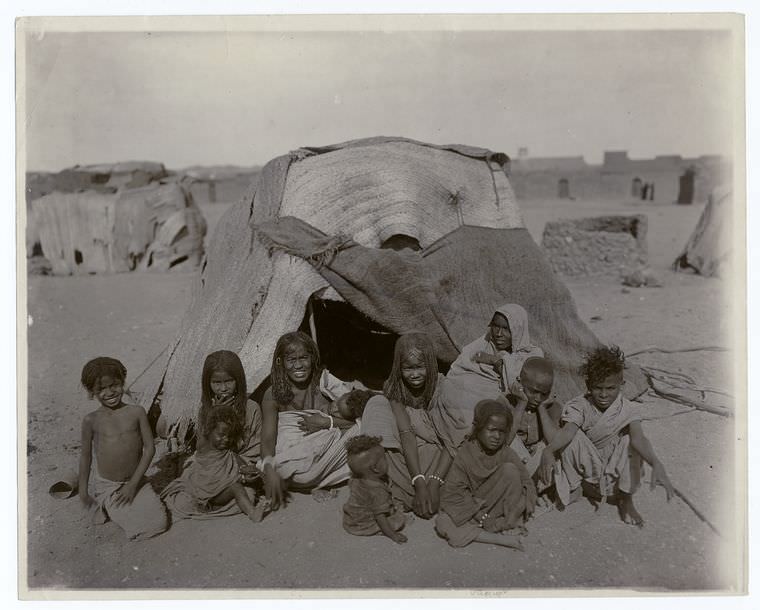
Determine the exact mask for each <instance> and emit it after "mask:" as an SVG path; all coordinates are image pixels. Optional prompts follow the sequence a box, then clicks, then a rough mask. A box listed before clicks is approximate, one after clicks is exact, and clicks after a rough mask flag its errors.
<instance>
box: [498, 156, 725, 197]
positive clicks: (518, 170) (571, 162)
mask: <svg viewBox="0 0 760 610" xmlns="http://www.w3.org/2000/svg"><path fill="white" fill-rule="evenodd" d="M690 169H691V170H693V171H694V199H693V201H692V203H701V202H705V201H707V198H708V197H709V196H710V193H711V192H712V190H713V189H714V188H715V187H716V186H719V185H720V184H722V183H724V182H726V181H728V180H730V176H731V169H732V168H731V163H730V161H728V160H726V159H723V158H722V157H716V156H709V157H708V156H705V157H698V158H693V159H687V158H682V157H679V156H672V155H671V156H662V157H656V158H655V159H641V160H638V159H629V158H628V156H627V153H625V152H624V151H623V152H618V153H607V154H606V155H605V162H604V163H603V164H601V165H589V164H586V163H585V162H583V161H582V160H581V161H580V162H579V160H578V158H577V157H568V158H557V159H550V160H547V159H518V160H515V161H513V162H512V164H511V171H510V182H511V183H512V187H513V188H514V191H515V194H516V196H517V198H518V199H557V200H558V201H559V200H561V199H562V198H561V197H560V192H561V189H560V181H561V180H566V181H567V193H568V195H569V197H568V200H569V201H572V200H574V199H585V200H592V199H615V200H635V199H639V200H640V199H642V197H641V195H638V196H637V195H635V194H634V186H633V184H634V180H635V179H637V178H638V179H639V182H640V183H641V185H642V187H643V186H644V185H653V186H654V192H653V196H652V191H651V190H649V189H648V192H647V197H646V200H647V201H652V202H653V203H662V204H670V203H675V202H676V201H677V200H678V192H679V180H680V178H681V176H682V175H683V174H684V173H685V172H686V171H688V170H690ZM650 188H651V187H650Z"/></svg>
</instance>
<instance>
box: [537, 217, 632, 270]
mask: <svg viewBox="0 0 760 610" xmlns="http://www.w3.org/2000/svg"><path fill="white" fill-rule="evenodd" d="M646 232H647V217H646V216H645V215H643V214H637V215H635V216H598V217H594V218H580V219H577V220H559V221H555V222H548V223H546V227H545V228H544V234H543V240H542V246H543V249H544V252H545V253H546V256H547V258H548V259H549V262H550V264H551V266H552V269H553V270H554V272H555V273H558V274H561V275H566V276H583V275H613V274H614V275H619V274H624V273H630V272H631V271H634V270H635V269H638V268H641V267H644V266H646V263H647V246H646Z"/></svg>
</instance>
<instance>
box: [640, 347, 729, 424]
mask: <svg viewBox="0 0 760 610" xmlns="http://www.w3.org/2000/svg"><path fill="white" fill-rule="evenodd" d="M727 351H729V349H728V348H727V347H724V346H720V345H705V346H697V347H685V348H679V349H663V348H661V347H659V346H657V345H650V346H648V347H644V348H642V349H640V350H638V351H635V352H630V353H629V354H627V356H628V358H631V357H633V356H638V355H640V354H648V353H653V352H657V353H661V354H685V353H690V352H727ZM640 368H641V372H642V373H644V375H645V376H646V378H647V382H648V383H649V386H650V387H651V388H652V390H653V391H654V393H655V394H657V395H658V396H660V397H662V398H665V399H666V400H669V401H671V402H675V403H678V404H682V405H686V406H689V407H693V408H695V409H698V410H700V411H706V412H708V413H713V414H715V415H721V416H723V417H731V416H732V415H733V411H732V409H730V408H729V407H726V406H723V405H715V404H711V403H709V402H708V401H707V398H708V394H713V395H718V396H722V397H725V398H728V399H730V400H733V398H734V397H733V395H732V394H730V393H729V392H726V391H725V390H722V389H719V388H713V387H699V386H698V385H697V382H696V381H695V380H694V379H692V378H691V377H689V376H688V375H685V374H683V373H676V372H673V371H668V370H666V369H660V368H655V367H646V366H642V367H640ZM679 390H681V392H679ZM683 392H693V393H694V394H696V397H695V398H692V397H689V396H686V395H684V393H683Z"/></svg>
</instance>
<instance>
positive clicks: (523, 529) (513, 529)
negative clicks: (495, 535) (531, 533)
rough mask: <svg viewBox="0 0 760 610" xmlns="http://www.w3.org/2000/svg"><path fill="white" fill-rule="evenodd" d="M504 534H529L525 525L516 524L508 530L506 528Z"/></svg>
mask: <svg viewBox="0 0 760 610" xmlns="http://www.w3.org/2000/svg"><path fill="white" fill-rule="evenodd" d="M502 534H505V535H507V536H527V535H528V528H527V527H525V526H524V525H516V526H515V527H510V528H509V529H508V530H504V531H503V532H502Z"/></svg>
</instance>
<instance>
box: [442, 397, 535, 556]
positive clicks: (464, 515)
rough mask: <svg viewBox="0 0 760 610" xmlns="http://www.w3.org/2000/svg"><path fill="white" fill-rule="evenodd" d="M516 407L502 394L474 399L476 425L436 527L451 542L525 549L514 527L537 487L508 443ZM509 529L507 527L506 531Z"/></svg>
mask: <svg viewBox="0 0 760 610" xmlns="http://www.w3.org/2000/svg"><path fill="white" fill-rule="evenodd" d="M511 426H512V413H511V412H510V411H509V409H508V408H507V407H506V406H505V405H504V404H503V403H502V402H500V401H498V400H481V401H480V402H479V403H478V404H477V405H475V413H474V418H473V422H472V431H471V432H470V434H469V435H468V436H467V437H466V439H465V441H464V442H463V443H462V444H461V445H460V446H459V449H458V450H457V454H456V456H455V457H454V462H453V464H452V465H451V468H450V469H449V472H448V474H447V475H446V482H445V484H444V485H443V486H442V487H441V507H440V511H439V512H438V516H437V517H436V522H435V529H436V531H437V532H438V533H439V534H440V535H441V536H443V537H444V538H446V540H448V542H449V544H450V545H451V546H453V547H461V546H466V545H468V544H470V543H471V542H483V543H486V544H497V545H500V546H506V547H511V548H515V549H520V550H522V543H521V542H520V540H519V538H517V536H516V535H514V533H525V528H524V527H521V521H523V519H525V518H527V517H529V516H530V515H531V514H532V513H533V510H534V508H535V506H536V487H535V485H534V484H533V480H532V479H531V477H530V475H529V474H528V471H527V470H526V469H525V466H523V463H522V462H521V461H520V458H519V457H518V456H517V454H516V453H515V452H514V451H512V449H510V448H509V447H508V446H507V444H506V441H507V435H508V433H509V430H510V428H511ZM503 532H506V533H503Z"/></svg>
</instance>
